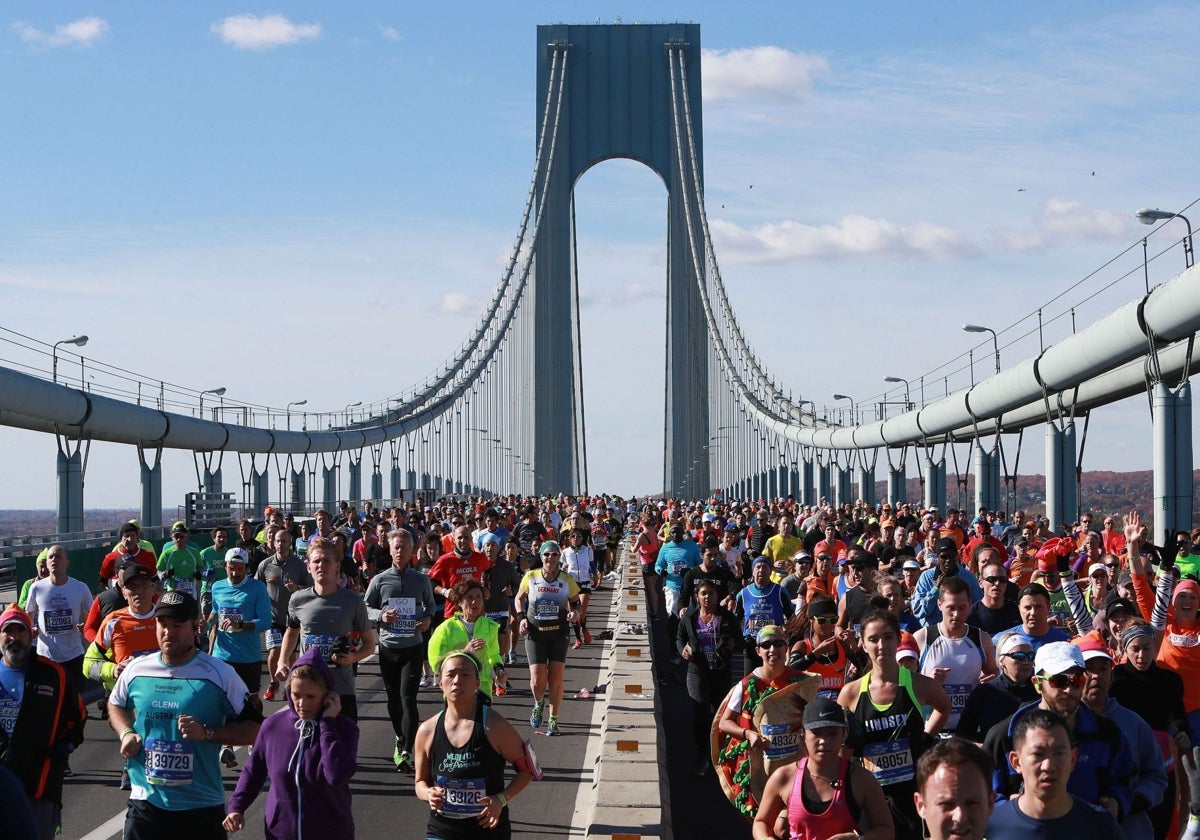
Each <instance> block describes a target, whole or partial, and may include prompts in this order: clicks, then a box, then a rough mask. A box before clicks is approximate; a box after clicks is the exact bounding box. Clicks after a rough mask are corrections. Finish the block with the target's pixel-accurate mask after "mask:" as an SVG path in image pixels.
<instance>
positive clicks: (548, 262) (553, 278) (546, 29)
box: [532, 24, 712, 498]
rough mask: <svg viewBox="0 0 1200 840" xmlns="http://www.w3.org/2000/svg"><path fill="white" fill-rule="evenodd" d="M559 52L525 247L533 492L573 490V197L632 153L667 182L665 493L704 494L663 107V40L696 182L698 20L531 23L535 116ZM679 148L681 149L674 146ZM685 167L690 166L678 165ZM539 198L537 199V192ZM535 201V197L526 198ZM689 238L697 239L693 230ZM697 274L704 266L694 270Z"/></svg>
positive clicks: (694, 298)
mask: <svg viewBox="0 0 1200 840" xmlns="http://www.w3.org/2000/svg"><path fill="white" fill-rule="evenodd" d="M564 46H565V49H566V56H567V58H566V74H565V82H564V84H565V92H564V97H563V103H562V113H561V116H560V118H559V129H558V138H557V142H556V151H555V156H554V161H553V165H552V167H551V168H550V170H549V172H548V174H547V177H546V179H545V182H544V187H543V189H544V190H545V191H546V204H545V209H544V211H543V217H542V219H541V220H540V221H541V228H540V232H539V234H538V238H537V243H536V245H535V250H534V254H535V260H536V262H535V268H534V282H533V286H534V295H535V299H534V335H535V338H534V382H533V392H534V393H533V398H534V402H533V406H532V407H533V423H534V430H533V436H534V468H535V473H536V478H535V485H534V486H535V490H536V492H538V493H555V492H562V491H566V492H579V491H580V490H582V489H584V488H582V487H581V482H582V476H581V463H580V458H579V453H578V450H579V445H578V441H579V438H578V435H577V434H576V433H575V430H576V429H577V428H578V426H577V425H576V423H577V418H578V416H579V415H578V412H579V408H578V407H579V405H580V401H579V394H578V393H576V382H577V381H578V380H577V378H576V375H575V373H576V370H577V369H578V365H579V362H580V357H579V350H578V347H577V346H576V343H575V342H574V340H573V339H574V337H575V336H574V334H573V328H572V325H573V323H574V317H573V313H574V310H573V294H572V291H573V290H572V270H571V267H572V265H573V262H572V257H573V254H572V242H571V196H572V193H573V191H574V188H575V184H576V183H577V182H578V180H579V178H580V177H581V176H582V175H583V173H584V172H586V171H587V170H588V169H589V168H590V167H592V166H594V165H595V164H597V163H600V162H601V161H604V160H608V159H609V158H617V157H623V158H630V159H632V160H635V161H638V162H639V163H643V164H645V165H646V166H648V167H650V168H651V169H652V170H654V172H656V173H657V174H658V176H659V177H660V178H662V180H663V183H664V185H665V186H666V188H667V338H666V353H667V360H666V367H667V392H666V428H665V442H664V443H665V451H666V466H665V471H664V476H663V489H664V492H666V493H668V494H672V495H674V494H683V495H685V496H688V497H691V498H696V497H700V496H704V495H707V494H708V493H709V492H710V491H711V489H712V488H711V487H710V484H709V461H708V454H707V453H708V450H707V449H706V448H705V447H706V445H707V444H708V442H709V422H708V330H707V327H706V323H705V320H704V312H703V309H702V308H701V301H700V294H699V292H698V290H697V276H696V269H695V268H694V267H693V262H692V259H691V254H690V250H689V246H688V230H687V215H688V214H687V212H686V210H687V205H686V204H685V202H691V208H690V209H691V218H692V220H693V223H694V224H695V223H697V222H696V220H697V219H698V212H697V206H698V200H697V196H695V195H689V194H687V193H688V192H689V191H688V190H687V189H685V188H684V186H683V183H682V181H681V173H680V167H679V159H678V156H677V152H676V149H677V146H676V136H675V127H674V118H673V111H672V87H671V64H670V54H669V52H668V47H669V46H670V47H672V48H676V47H679V48H682V51H683V56H684V68H685V69H684V74H685V75H686V82H687V94H688V103H689V106H690V109H691V115H692V126H693V132H694V143H695V150H696V159H697V166H698V168H700V183H701V184H703V169H702V167H703V160H704V159H703V155H702V149H703V145H702V142H701V136H702V130H701V119H700V117H701V105H700V26H699V25H698V24H650V25H642V24H637V25H621V24H616V25H586V26H575V25H566V24H559V25H554V26H539V27H538V31H537V49H538V60H537V90H538V96H537V100H536V101H537V102H538V108H539V113H538V114H537V119H538V121H539V122H538V126H539V128H540V121H541V119H542V113H541V112H540V109H541V108H543V107H544V106H545V103H546V102H547V101H548V100H547V97H548V95H549V93H550V91H549V87H550V84H551V62H552V55H553V53H554V51H555V50H557V49H562V48H563V47H564ZM683 148H684V149H686V148H687V144H686V143H684V144H683ZM684 163H685V165H689V166H690V162H688V161H685V162H684ZM539 197H540V195H539ZM535 206H536V204H535ZM696 234H697V236H696V241H697V242H701V241H702V240H703V237H702V236H701V235H700V232H699V231H696ZM701 270H703V269H701Z"/></svg>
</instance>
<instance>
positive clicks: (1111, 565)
mask: <svg viewBox="0 0 1200 840" xmlns="http://www.w3.org/2000/svg"><path fill="white" fill-rule="evenodd" d="M1104 568H1106V569H1119V568H1121V564H1120V563H1105V564H1104Z"/></svg>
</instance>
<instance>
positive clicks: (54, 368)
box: [50, 335, 88, 382]
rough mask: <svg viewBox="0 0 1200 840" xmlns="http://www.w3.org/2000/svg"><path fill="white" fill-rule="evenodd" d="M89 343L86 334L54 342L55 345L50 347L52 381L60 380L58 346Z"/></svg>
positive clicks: (78, 345)
mask: <svg viewBox="0 0 1200 840" xmlns="http://www.w3.org/2000/svg"><path fill="white" fill-rule="evenodd" d="M87 343H88V337H87V336H86V335H76V336H72V337H71V338H64V339H63V340H62V341H56V342H54V346H53V347H51V348H50V358H51V365H50V367H51V372H50V381H51V382H58V348H59V346H61V345H63V344H74V345H75V346H76V347H82V346H83V345H85V344H87Z"/></svg>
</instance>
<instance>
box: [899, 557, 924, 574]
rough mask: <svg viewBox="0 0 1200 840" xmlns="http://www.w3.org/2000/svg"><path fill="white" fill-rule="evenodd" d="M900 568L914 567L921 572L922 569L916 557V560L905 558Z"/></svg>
mask: <svg viewBox="0 0 1200 840" xmlns="http://www.w3.org/2000/svg"><path fill="white" fill-rule="evenodd" d="M900 568H901V569H914V570H916V571H918V572H919V571H921V564H920V563H918V562H917V561H916V560H915V559H914V560H905V561H904V565H902V566H901V567H900Z"/></svg>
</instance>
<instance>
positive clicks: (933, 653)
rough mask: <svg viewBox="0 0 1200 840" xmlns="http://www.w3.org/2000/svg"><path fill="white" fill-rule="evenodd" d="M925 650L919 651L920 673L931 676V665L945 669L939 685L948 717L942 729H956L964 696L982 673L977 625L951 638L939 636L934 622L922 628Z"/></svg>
mask: <svg viewBox="0 0 1200 840" xmlns="http://www.w3.org/2000/svg"><path fill="white" fill-rule="evenodd" d="M925 636H926V638H925V650H924V652H922V654H921V673H922V674H924V675H925V676H927V677H932V676H933V670H934V669H935V668H949V669H950V673H949V674H947V675H946V681H945V682H943V683H942V688H943V689H945V691H946V694H947V695H949V697H950V717H949V718H948V719H947V720H946V730H947V731H953V730H954V729H956V728H958V719H959V717H961V716H962V710H963V709H964V708H965V707H966V705H967V698H968V697H969V696H970V695H971V692H972V691H974V690H975V687H976V686H978V685H979V677H980V675H981V674H982V673H983V646H982V644H981V639H980V636H979V628H978V627H970V626H968V627H967V632H966V633H965V634H964V635H962V636H960V637H958V638H951V637H949V636H944V635H942V630H941V624H934V625H932V626H930V627H929V629H928V630H926V631H925Z"/></svg>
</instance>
